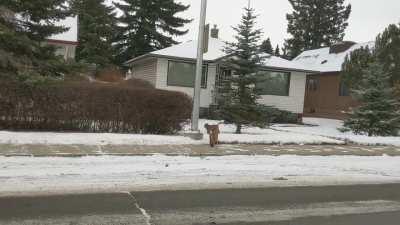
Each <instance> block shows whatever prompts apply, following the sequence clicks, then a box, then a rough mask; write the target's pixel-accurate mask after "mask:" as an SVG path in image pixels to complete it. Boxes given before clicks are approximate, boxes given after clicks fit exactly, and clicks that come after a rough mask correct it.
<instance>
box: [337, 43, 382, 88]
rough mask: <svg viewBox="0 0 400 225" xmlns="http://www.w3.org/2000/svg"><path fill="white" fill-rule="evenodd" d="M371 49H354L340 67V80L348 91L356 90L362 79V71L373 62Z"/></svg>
mask: <svg viewBox="0 0 400 225" xmlns="http://www.w3.org/2000/svg"><path fill="white" fill-rule="evenodd" d="M375 61H376V59H375V55H374V52H373V49H370V48H368V47H365V48H360V49H356V50H355V51H353V52H351V53H350V54H349V55H347V56H346V58H345V60H344V63H343V65H342V72H341V79H342V81H343V82H344V83H345V84H346V86H347V87H349V88H350V89H353V88H355V89H357V88H358V86H359V85H360V82H359V81H360V80H362V79H363V77H362V76H363V75H364V73H363V70H365V69H367V68H368V65H370V64H371V63H373V62H375Z"/></svg>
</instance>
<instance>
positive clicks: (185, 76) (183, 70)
mask: <svg viewBox="0 0 400 225" xmlns="http://www.w3.org/2000/svg"><path fill="white" fill-rule="evenodd" d="M207 74H208V67H207V65H204V66H203V75H202V76H201V87H202V88H207ZM167 76H168V78H167V85H168V86H177V87H190V88H193V87H194V81H195V77H196V64H194V63H186V62H176V61H169V62H168V75H167Z"/></svg>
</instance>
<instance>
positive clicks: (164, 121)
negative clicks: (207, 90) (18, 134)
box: [0, 81, 191, 134]
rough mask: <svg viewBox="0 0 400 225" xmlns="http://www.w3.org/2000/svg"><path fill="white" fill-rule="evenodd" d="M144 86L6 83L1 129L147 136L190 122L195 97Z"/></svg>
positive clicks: (0, 107)
mask: <svg viewBox="0 0 400 225" xmlns="http://www.w3.org/2000/svg"><path fill="white" fill-rule="evenodd" d="M135 83H138V84H139V85H135ZM142 84H143V83H140V82H135V81H128V82H123V83H118V84H101V83H54V84H50V85H41V86H34V87H32V86H26V85H23V84H19V83H15V82H9V81H0V85H1V87H2V88H1V89H0V129H9V130H40V131H79V132H112V133H141V134H173V133H176V132H177V131H179V130H181V124H182V122H183V121H186V120H187V119H189V118H190V114H191V99H190V98H189V97H188V96H186V95H185V94H182V93H179V92H171V91H163V90H157V89H154V88H149V86H146V85H142ZM143 86H145V87H146V88H143Z"/></svg>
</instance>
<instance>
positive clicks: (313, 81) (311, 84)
mask: <svg viewBox="0 0 400 225" xmlns="http://www.w3.org/2000/svg"><path fill="white" fill-rule="evenodd" d="M307 89H308V90H309V91H317V90H318V79H317V78H315V77H311V78H309V79H308V82H307Z"/></svg>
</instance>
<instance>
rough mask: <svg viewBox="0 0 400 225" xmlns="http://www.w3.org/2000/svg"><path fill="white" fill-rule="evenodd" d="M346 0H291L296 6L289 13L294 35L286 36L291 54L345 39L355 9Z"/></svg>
mask: <svg viewBox="0 0 400 225" xmlns="http://www.w3.org/2000/svg"><path fill="white" fill-rule="evenodd" d="M344 1H345V0H325V1H320V0H289V2H290V4H291V5H292V7H293V10H294V11H293V13H291V14H288V15H287V20H288V29H287V31H288V33H289V34H291V36H292V37H291V38H289V39H287V40H286V45H287V54H288V56H289V57H290V58H294V57H296V56H298V55H299V54H300V53H301V52H303V51H304V50H309V49H316V48H321V47H325V46H331V45H332V44H334V43H336V42H339V41H342V40H343V37H344V35H345V33H344V32H345V30H346V28H347V26H348V23H347V20H348V18H349V16H350V13H351V5H345V4H344Z"/></svg>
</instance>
